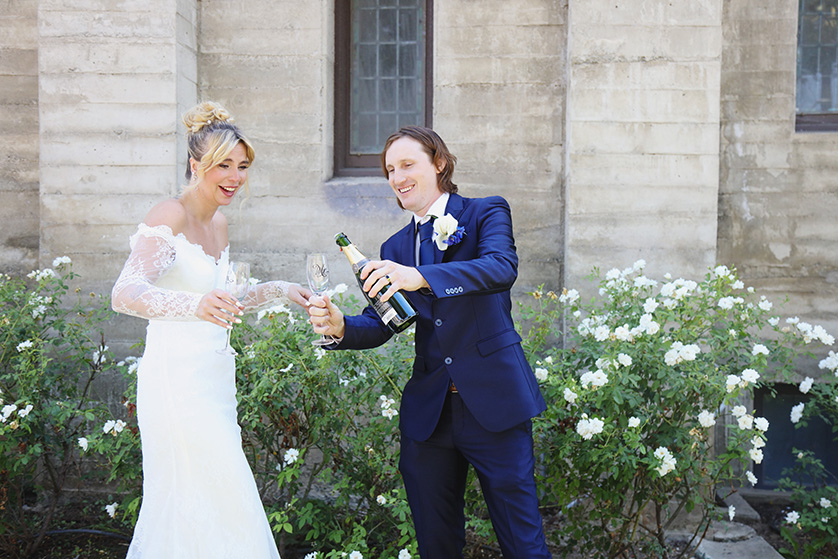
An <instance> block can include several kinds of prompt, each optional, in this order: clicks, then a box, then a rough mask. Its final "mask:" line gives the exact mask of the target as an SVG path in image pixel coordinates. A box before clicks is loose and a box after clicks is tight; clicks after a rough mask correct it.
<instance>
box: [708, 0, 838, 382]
mask: <svg viewBox="0 0 838 559" xmlns="http://www.w3.org/2000/svg"><path fill="white" fill-rule="evenodd" d="M797 10H798V5H797V2H793V1H790V0H766V1H764V2H756V3H755V2H748V1H747V0H732V1H729V2H725V4H724V22H725V23H724V51H723V56H722V68H723V70H722V81H721V92H722V97H721V101H722V103H721V108H722V138H721V147H720V154H721V158H722V166H721V169H722V170H721V174H720V181H719V189H720V194H719V261H720V262H725V263H728V264H732V265H735V266H736V267H737V268H738V269H739V271H740V273H741V274H742V276H743V277H744V278H745V281H746V283H748V284H750V285H754V286H756V287H757V288H759V290H760V291H762V292H765V293H769V294H773V296H772V299H773V300H774V301H775V302H779V301H780V300H781V298H782V297H783V296H785V295H789V296H790V300H789V303H788V304H787V305H786V306H785V308H783V309H782V310H781V311H780V312H781V313H782V314H783V315H784V316H789V315H792V316H794V315H800V317H801V318H802V319H803V320H805V321H807V322H810V323H813V324H822V325H823V326H824V327H825V328H826V329H827V330H828V331H830V332H831V333H833V334H836V333H838V251H836V250H835V247H836V244H838V226H836V220H835V208H836V194H838V178H836V177H838V157H836V155H835V153H836V149H838V134H835V133H797V132H795V127H794V119H795V88H796V83H795V79H796V78H795V76H796V59H797ZM813 373H817V371H808V374H813ZM813 376H814V375H813Z"/></svg>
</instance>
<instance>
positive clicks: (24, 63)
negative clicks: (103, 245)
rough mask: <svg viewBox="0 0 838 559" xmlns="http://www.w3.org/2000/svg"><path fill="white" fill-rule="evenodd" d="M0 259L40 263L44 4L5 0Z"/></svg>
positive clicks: (16, 264) (10, 268) (0, 44)
mask: <svg viewBox="0 0 838 559" xmlns="http://www.w3.org/2000/svg"><path fill="white" fill-rule="evenodd" d="M0 8H2V9H1V10H0V92H2V94H0V123H2V124H0V130H2V134H0V152H2V154H3V156H2V158H0V161H2V165H3V172H2V173H0V223H2V224H3V225H2V227H0V263H2V268H0V269H1V270H2V271H3V272H6V273H10V274H19V273H27V272H29V271H30V270H32V269H34V268H36V267H37V266H38V246H39V233H38V227H39V215H40V207H39V206H40V203H39V201H38V4H37V2H17V1H14V0H6V1H0Z"/></svg>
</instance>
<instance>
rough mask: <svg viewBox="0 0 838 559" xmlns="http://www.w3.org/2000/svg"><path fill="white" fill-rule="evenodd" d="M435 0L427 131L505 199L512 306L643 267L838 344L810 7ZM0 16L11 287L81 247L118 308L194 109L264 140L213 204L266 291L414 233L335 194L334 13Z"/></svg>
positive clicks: (160, 8) (46, 0)
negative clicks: (316, 257) (801, 83)
mask: <svg viewBox="0 0 838 559" xmlns="http://www.w3.org/2000/svg"><path fill="white" fill-rule="evenodd" d="M435 4H436V6H435V8H434V20H433V31H434V42H433V51H434V66H433V82H434V90H433V95H434V102H433V106H434V114H433V124H434V127H435V128H436V129H437V130H438V131H439V132H440V133H441V135H442V136H443V138H445V139H446V141H447V142H448V143H449V146H450V147H451V149H452V151H454V153H455V154H456V155H457V156H458V157H459V163H458V167H457V172H456V175H455V181H456V182H457V183H458V184H459V186H460V189H461V192H462V193H463V194H464V195H467V196H483V195H488V194H495V193H497V194H502V195H504V196H506V197H507V198H508V199H509V201H510V203H511V205H512V210H513V220H514V225H515V232H516V242H517V245H518V250H519V255H520V270H519V272H520V275H519V280H518V282H517V284H516V286H515V290H516V294H518V295H522V294H523V293H524V292H526V291H529V290H532V289H534V288H535V287H537V286H538V285H541V284H545V285H546V287H547V288H549V289H555V288H558V287H560V286H562V285H564V284H566V285H568V286H570V287H580V286H581V285H582V284H583V283H584V282H583V281H582V278H583V277H584V276H585V275H587V274H588V272H589V271H590V269H591V267H593V266H599V267H601V268H609V267H611V266H619V267H625V266H629V265H631V263H632V262H634V261H635V260H636V259H638V258H643V259H645V260H646V261H647V262H648V268H649V271H650V273H652V274H654V275H660V274H662V273H664V272H672V273H673V274H677V275H683V276H692V277H695V276H700V275H703V273H704V271H705V270H706V269H707V267H709V266H712V265H713V264H715V263H717V262H719V263H725V264H728V265H731V266H736V267H738V268H739V270H740V271H741V272H742V273H743V275H744V276H745V279H746V280H747V281H748V282H749V283H751V284H754V285H756V286H757V287H759V288H761V289H765V290H768V291H769V292H770V293H776V294H780V293H783V294H785V293H790V294H791V296H792V299H791V302H790V305H789V306H788V308H787V309H786V310H785V311H784V312H785V313H786V314H799V315H801V316H804V317H806V319H808V320H810V321H811V322H814V323H823V324H824V325H825V326H827V327H828V328H830V329H831V330H832V331H836V332H838V312H836V311H838V309H836V303H835V301H836V300H838V299H837V298H836V289H835V282H836V279H837V278H838V274H836V272H835V261H836V257H835V255H834V254H835V253H834V251H833V250H831V248H832V241H834V240H835V237H836V236H838V228H836V227H835V226H834V225H833V222H834V220H833V219H831V218H832V215H831V211H830V210H831V208H832V204H831V202H833V200H834V194H835V191H836V181H835V179H834V176H835V167H836V166H838V162H836V158H835V157H834V155H833V153H834V148H835V147H836V146H835V144H836V138H838V136H836V135H835V134H798V133H795V132H794V87H795V84H794V79H795V78H794V75H795V49H796V16H797V2H796V1H794V0H766V1H765V2H749V1H747V0H731V1H729V2H722V0H696V1H691V2H665V1H659V0H627V1H616V2H605V1H604V0H585V1H578V0H576V1H574V0H520V1H516V2H508V1H505V0H482V1H481V2H474V1H473V0H446V1H444V2H441V1H438V2H436V3H435ZM0 6H3V8H4V10H3V11H2V15H0V31H2V32H0V84H2V86H3V87H2V92H3V94H2V98H0V117H1V118H2V120H0V122H2V123H3V127H4V128H3V130H4V132H5V133H4V134H3V135H2V142H3V146H4V148H5V151H4V153H5V154H6V161H7V162H9V165H8V166H7V168H6V171H7V172H6V173H3V175H2V178H0V196H2V204H0V212H2V213H0V218H2V220H3V224H4V226H3V228H2V234H0V266H2V269H3V270H4V271H9V272H18V271H20V272H26V271H28V270H29V269H32V268H35V267H38V266H44V265H49V263H50V262H51V261H52V259H53V258H54V257H56V256H60V255H64V254H67V255H69V256H71V257H72V258H73V260H74V262H75V263H76V266H75V267H76V270H77V271H78V272H79V273H81V274H82V276H83V278H84V282H86V285H87V286H88V287H89V288H90V289H91V290H95V291H100V292H108V291H109V290H110V287H111V285H112V284H113V281H114V279H115V277H116V275H117V274H118V272H119V269H120V267H121V266H122V263H123V262H124V259H125V257H126V256H127V252H128V242H127V240H128V236H129V235H130V234H131V233H132V232H133V231H134V228H135V226H136V223H137V222H139V221H140V220H141V219H142V218H143V216H144V215H145V213H146V212H147V211H148V209H149V208H150V207H151V206H152V205H153V204H154V203H156V202H157V201H159V200H161V199H163V198H165V197H168V196H172V195H174V194H175V193H176V192H177V191H178V189H179V187H180V185H181V184H183V183H184V180H185V179H184V177H183V172H184V170H185V160H186V153H185V144H184V139H183V130H182V129H181V125H180V123H179V117H180V115H181V114H182V113H183V111H184V110H185V109H186V108H187V107H189V106H190V105H192V104H193V103H194V102H195V101H197V100H198V99H215V100H218V101H220V102H222V103H224V104H225V105H226V106H227V107H228V108H229V109H230V111H231V112H232V113H233V114H234V115H235V116H236V117H237V122H238V123H239V124H240V125H241V127H242V128H243V129H244V130H245V132H246V133H247V134H248V135H249V136H250V138H251V140H252V142H253V143H254V145H255V147H256V151H257V159H256V161H255V164H254V166H253V167H252V170H251V173H250V179H251V180H250V182H251V189H250V196H249V198H248V199H247V200H246V201H244V202H243V203H242V204H240V205H239V204H234V205H233V206H232V207H230V208H227V209H225V210H224V211H225V213H226V214H227V216H228V218H229V220H230V222H231V245H232V253H233V257H234V258H242V259H247V260H250V261H251V262H253V263H254V274H255V275H256V276H257V277H259V278H261V279H271V278H283V279H288V280H292V281H299V282H302V281H304V277H305V276H304V259H305V254H306V253H307V252H308V251H314V250H317V251H333V252H330V254H333V255H334V256H333V258H332V271H333V273H334V276H335V279H336V281H344V282H351V281H352V278H351V275H350V271H349V267H348V265H346V264H344V263H343V261H342V257H341V256H340V255H339V253H338V251H337V249H336V248H335V247H334V244H333V240H332V239H333V236H334V234H335V233H336V232H338V231H345V232H346V233H347V234H348V235H349V236H350V238H352V239H353V241H355V242H356V243H357V244H358V245H359V247H360V248H361V249H362V250H364V251H365V252H366V253H367V254H369V255H370V256H375V254H376V251H377V248H378V246H379V244H380V243H381V242H382V241H383V240H384V239H385V238H386V237H387V236H388V235H389V234H390V233H392V232H393V231H395V230H396V229H398V228H399V227H400V226H401V225H403V224H404V223H406V222H407V221H408V219H409V216H408V215H407V214H405V213H404V212H402V211H400V210H399V209H398V208H397V207H396V205H395V202H394V199H393V195H392V193H391V191H390V189H389V187H388V186H387V184H386V182H385V181H384V179H383V178H381V177H366V178H353V179H338V178H333V177H332V143H333V133H332V130H333V121H334V114H333V110H334V109H333V104H334V103H333V89H334V83H333V82H334V77H333V76H334V34H333V29H334V25H335V21H334V18H335V15H334V0H320V1H311V2H299V1H295V0H202V1H198V0H142V1H141V0H120V1H119V2H113V1H111V0H37V1H36V0H31V1H14V0H6V1H5V2H3V0H0ZM720 131H721V138H720ZM141 327H142V321H139V320H137V319H132V318H121V319H120V320H119V321H118V323H117V324H116V325H115V329H114V331H113V333H112V335H113V336H114V337H115V338H116V339H117V340H122V341H123V342H124V343H126V344H127V343H129V342H132V341H134V340H136V339H137V338H138V337H139V336H140V335H141Z"/></svg>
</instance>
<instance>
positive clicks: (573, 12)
mask: <svg viewBox="0 0 838 559" xmlns="http://www.w3.org/2000/svg"><path fill="white" fill-rule="evenodd" d="M569 13H570V16H569V29H570V31H569V38H568V45H567V51H568V59H569V63H568V64H569V71H568V86H567V87H568V95H567V97H568V101H567V104H568V108H567V114H568V116H567V140H566V144H565V157H566V161H567V163H566V176H565V181H566V186H565V188H566V200H567V201H566V214H565V219H566V227H567V230H566V251H565V269H566V274H565V279H566V284H567V285H568V286H570V287H577V286H578V285H577V284H583V285H584V282H582V279H581V278H583V277H584V276H586V275H587V274H589V273H590V271H591V269H592V267H593V266H598V267H600V269H604V270H607V269H609V268H611V267H619V268H624V267H627V266H630V265H631V264H632V263H633V262H634V261H635V260H637V259H640V258H643V259H645V260H646V262H647V265H648V266H647V271H648V272H649V273H650V274H653V275H657V276H660V275H661V274H663V273H665V272H671V273H672V274H674V275H676V277H677V276H684V277H700V276H703V275H704V273H705V272H706V269H707V268H708V267H709V266H712V265H713V263H714V262H715V260H716V212H717V197H718V173H719V156H718V134H719V80H720V70H721V46H722V44H721V42H722V27H721V25H722V23H721V17H722V2H721V0H705V1H699V2H651V1H647V0H629V1H618V2H606V1H604V0H590V1H585V2H571V5H570V10H569Z"/></svg>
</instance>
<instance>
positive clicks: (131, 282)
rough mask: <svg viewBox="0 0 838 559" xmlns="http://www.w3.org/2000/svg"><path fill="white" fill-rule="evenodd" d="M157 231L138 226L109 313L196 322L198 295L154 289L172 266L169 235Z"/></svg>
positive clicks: (159, 229) (173, 252) (199, 296)
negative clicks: (111, 310)
mask: <svg viewBox="0 0 838 559" xmlns="http://www.w3.org/2000/svg"><path fill="white" fill-rule="evenodd" d="M162 227H163V226H160V227H157V228H156V227H148V226H145V225H141V226H140V229H139V231H138V232H137V233H136V234H135V235H134V236H133V237H131V254H130V256H128V260H127V261H126V262H125V267H124V268H122V272H121V273H120V274H119V278H118V279H117V280H116V284H115V285H114V286H113V291H112V293H111V305H112V306H113V310H115V311H116V312H119V313H123V314H129V315H132V316H138V317H140V318H147V319H152V318H153V319H158V320H159V319H169V320H184V319H186V320H198V317H196V316H195V312H196V311H197V310H198V303H199V302H200V301H201V297H202V295H200V294H198V293H189V292H186V291H173V290H171V289H165V288H162V287H157V286H155V285H154V284H155V282H156V281H157V280H158V279H160V278H161V277H162V276H163V275H164V274H165V273H166V272H167V271H168V270H169V269H170V268H171V267H172V264H174V262H175V256H176V251H175V246H174V244H173V242H172V237H171V235H169V234H167V232H166V231H165V230H164V229H163V228H162Z"/></svg>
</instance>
